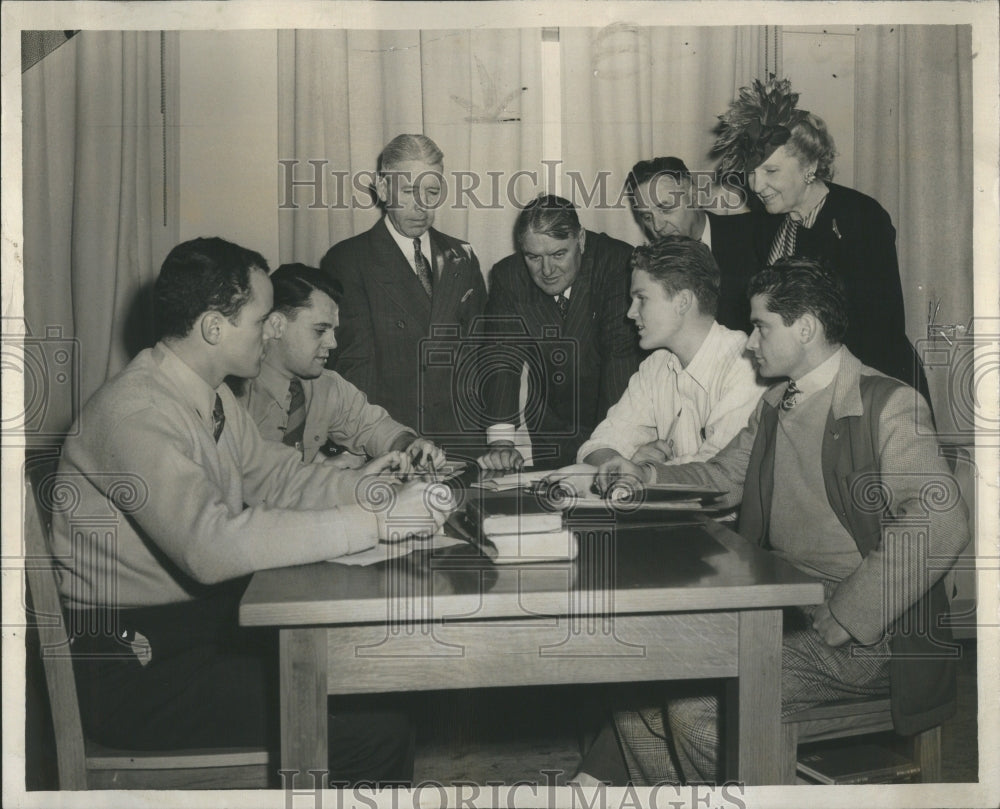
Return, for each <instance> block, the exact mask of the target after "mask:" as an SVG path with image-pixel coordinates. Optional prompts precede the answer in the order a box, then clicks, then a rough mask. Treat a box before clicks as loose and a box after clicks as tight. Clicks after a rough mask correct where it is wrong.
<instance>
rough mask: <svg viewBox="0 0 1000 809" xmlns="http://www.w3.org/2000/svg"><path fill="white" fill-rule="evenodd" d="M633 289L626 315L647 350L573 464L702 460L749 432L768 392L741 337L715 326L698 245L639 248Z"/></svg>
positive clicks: (707, 267) (706, 264)
mask: <svg viewBox="0 0 1000 809" xmlns="http://www.w3.org/2000/svg"><path fill="white" fill-rule="evenodd" d="M631 291H632V308H631V309H629V311H628V316H629V318H631V319H632V320H633V321H634V322H635V325H636V328H637V330H638V332H639V345H640V347H641V348H643V349H646V350H648V351H652V352H653V353H652V354H650V355H649V356H648V357H647V358H646V359H644V360H643V361H642V364H641V365H640V366H639V370H638V371H637V372H636V373H635V374H634V375H633V377H632V379H631V380H630V381H629V384H628V388H627V389H626V391H625V393H624V394H622V397H621V399H619V400H618V402H617V403H616V404H614V405H612V407H611V409H610V410H608V414H607V416H606V417H605V418H604V420H603V421H602V422H601V423H600V424H599V425H597V429H596V430H594V432H593V434H592V435H591V436H590V438H589V439H587V441H585V442H584V444H583V446H581V447H580V450H579V452H578V453H577V460H578V461H580V462H582V463H586V464H591V465H593V466H600V465H601V464H602V463H604V462H606V461H609V460H611V459H612V458H615V457H623V458H628V459H631V460H633V461H635V462H639V461H643V460H652V461H658V462H661V463H688V462H690V461H707V460H708V459H709V458H711V457H712V456H713V455H715V453H716V452H718V451H719V450H720V449H722V448H723V447H724V446H726V444H728V443H729V441H730V440H731V439H732V438H733V436H734V435H736V433H738V432H739V431H740V430H741V429H742V428H743V427H745V426H746V423H747V419H748V418H749V417H750V413H751V412H752V411H753V409H754V406H755V405H756V404H757V400H758V399H760V397H761V394H763V392H764V386H763V385H761V384H759V383H758V382H757V374H756V371H755V370H754V367H753V363H752V362H751V361H750V358H749V357H748V356H747V355H746V351H745V349H746V343H747V336H746V335H745V334H744V333H743V332H741V331H733V330H731V329H727V328H726V327H725V326H721V325H719V323H717V322H716V320H715V308H716V302H717V301H718V293H719V268H718V265H716V263H715V259H714V258H712V253H711V252H710V251H709V249H708V248H707V247H706V246H705V245H704V244H703V243H702V242H698V241H695V240H693V239H689V238H687V237H686V236H665V237H663V238H661V239H659V240H658V241H656V242H654V243H653V244H651V245H648V246H645V247H637V248H636V249H635V252H634V253H633V254H632V290H631ZM589 482H590V481H588V483H589Z"/></svg>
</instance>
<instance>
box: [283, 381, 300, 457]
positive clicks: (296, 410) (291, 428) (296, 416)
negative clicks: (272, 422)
mask: <svg viewBox="0 0 1000 809" xmlns="http://www.w3.org/2000/svg"><path fill="white" fill-rule="evenodd" d="M288 392H289V393H290V394H291V396H292V400H291V402H290V403H289V405H288V421H287V422H285V436H284V438H282V439H281V440H282V442H283V443H284V444H287V445H288V446H290V447H295V448H296V449H298V450H299V452H301V451H302V436H303V435H304V434H305V429H306V394H305V391H304V390H303V389H302V380H300V379H299V378H298V377H297V376H293V377H292V381H291V382H289V383H288Z"/></svg>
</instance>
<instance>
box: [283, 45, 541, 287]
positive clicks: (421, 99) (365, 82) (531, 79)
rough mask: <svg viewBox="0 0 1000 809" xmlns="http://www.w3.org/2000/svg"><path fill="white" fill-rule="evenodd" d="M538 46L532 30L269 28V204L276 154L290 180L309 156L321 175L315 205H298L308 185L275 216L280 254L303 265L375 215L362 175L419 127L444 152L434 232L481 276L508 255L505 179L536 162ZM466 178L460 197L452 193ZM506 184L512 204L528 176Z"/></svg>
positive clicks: (307, 171)
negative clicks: (274, 146) (272, 137)
mask: <svg viewBox="0 0 1000 809" xmlns="http://www.w3.org/2000/svg"><path fill="white" fill-rule="evenodd" d="M539 42H540V32H539V30H538V29H533V30H517V29H492V30H470V31H424V32H421V31H283V32H280V33H279V40H278V106H279V114H278V126H279V129H278V148H279V152H280V159H282V160H284V161H286V163H285V164H284V165H282V166H281V169H280V171H279V178H278V184H279V199H282V202H284V196H285V194H286V185H285V183H286V181H287V177H286V172H287V171H289V165H290V164H289V163H288V162H287V161H294V170H295V172H296V174H295V179H296V181H302V180H309V179H311V178H312V177H313V176H315V175H314V174H313V172H314V168H313V166H312V165H311V164H309V161H310V160H313V161H319V162H320V170H321V171H325V172H326V180H325V181H324V183H323V188H324V190H325V192H326V193H324V198H323V200H322V203H323V205H318V206H316V207H309V206H310V205H311V204H313V202H314V199H315V198H314V192H313V189H312V188H306V187H303V186H297V187H296V188H295V189H293V190H294V193H295V204H296V207H294V208H290V207H286V208H283V209H282V210H280V211H279V235H278V242H279V255H280V260H281V261H282V262H288V261H301V262H304V263H306V264H311V265H313V266H315V265H317V264H318V263H319V260H320V258H321V257H322V256H323V254H324V253H325V252H326V251H327V250H328V249H329V248H330V246H331V245H333V244H335V243H336V242H338V241H340V240H341V239H345V238H347V237H349V236H352V235H354V234H355V233H360V232H362V231H363V230H366V229H367V228H369V227H370V226H371V225H372V224H373V223H374V222H375V221H376V219H377V217H378V215H379V213H378V211H377V210H376V209H375V208H374V207H373V206H372V204H371V199H370V197H369V195H368V194H367V192H366V190H365V189H366V187H367V185H368V184H369V183H370V180H371V176H370V173H373V172H374V170H375V165H376V158H377V157H378V153H379V151H380V150H381V148H382V146H384V145H385V144H386V143H388V142H389V141H390V140H391V139H392V138H393V137H395V136H396V135H398V134H400V133H404V132H410V133H419V132H422V133H424V134H426V135H428V136H429V137H431V138H432V139H433V140H434V141H435V142H436V143H437V145H438V146H439V147H440V148H441V150H442V151H443V152H444V169H445V176H446V180H447V181H448V183H449V187H448V195H447V200H446V202H445V204H444V205H443V206H442V207H441V208H440V209H439V210H438V212H437V221H436V222H435V227H438V228H439V229H440V230H443V231H445V232H447V233H450V234H452V235H454V236H458V237H460V238H463V239H467V240H468V241H469V242H471V243H472V245H473V246H474V248H475V249H476V252H477V253H478V254H479V257H480V261H481V262H482V264H483V272H486V271H487V270H488V269H489V267H490V266H491V264H492V263H493V262H495V261H497V260H499V259H500V258H502V257H503V256H505V255H507V254H509V253H510V252H511V233H510V226H511V225H512V224H513V218H512V216H511V213H510V212H511V210H512V206H511V204H510V203H509V202H508V199H507V197H508V183H509V182H510V180H511V178H514V177H515V175H516V173H517V172H519V171H520V170H522V169H529V170H530V169H532V167H539V161H540V159H541V136H540V118H541V110H540V96H541V89H540V75H541V70H540V49H539ZM487 171H489V172H494V173H496V174H495V176H496V177H497V179H496V180H494V179H493V178H491V177H489V176H488V175H487V174H486V172H487ZM334 173H337V174H338V175H339V177H346V178H347V179H346V180H343V181H342V180H340V179H334ZM458 173H463V174H461V176H459V174H458ZM355 178H356V179H355ZM477 182H478V183H479V187H478V188H477V189H474V190H473V191H472V192H466V193H460V192H459V190H458V188H456V184H457V183H461V184H462V185H463V187H464V188H466V189H468V188H470V186H472V185H473V184H474V183H477ZM341 183H343V185H344V186H345V190H344V193H340V192H339V190H338V187H337V186H338V185H339V184H341ZM497 190H498V193H496V192H497ZM510 190H511V191H513V193H514V195H515V196H518V197H520V199H521V200H522V204H523V202H526V201H527V200H529V199H530V198H531V195H532V193H533V191H534V183H532V182H531V180H530V178H527V177H522V178H521V179H520V181H516V180H515V186H514V187H513V188H512V189H510ZM473 195H474V196H475V198H476V199H475V200H474V199H473ZM515 213H516V212H515Z"/></svg>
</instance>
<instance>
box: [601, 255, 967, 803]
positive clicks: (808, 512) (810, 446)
mask: <svg viewBox="0 0 1000 809" xmlns="http://www.w3.org/2000/svg"><path fill="white" fill-rule="evenodd" d="M749 294H750V310H751V320H752V322H753V325H754V331H753V333H752V334H751V336H750V340H749V343H748V348H749V349H750V350H751V351H752V352H753V353H754V356H755V357H756V360H757V363H758V365H759V368H760V372H761V374H762V375H763V376H765V377H769V378H772V379H779V380H787V381H781V382H779V383H778V384H775V385H774V386H773V387H772V388H770V389H769V390H768V391H767V392H766V393H765V394H764V396H763V397H762V398H761V400H760V403H759V404H758V406H757V408H756V410H755V411H754V413H753V415H752V416H751V418H750V421H749V423H748V425H747V426H746V428H744V429H743V430H742V431H740V433H739V434H738V435H737V436H736V437H735V438H734V439H733V440H732V441H731V442H730V443H729V445H728V446H726V447H725V448H724V449H723V450H722V451H721V452H719V453H718V454H717V455H716V456H715V457H714V458H712V459H711V460H709V461H707V462H701V463H691V464H682V465H674V466H667V465H664V464H661V463H655V462H643V463H642V464H635V463H632V462H630V461H627V460H624V459H612V460H611V461H608V462H607V463H605V464H604V465H602V467H601V469H600V470H599V471H598V474H597V484H598V487H599V488H601V489H602V490H606V488H607V487H608V486H610V485H613V483H614V481H615V480H617V479H618V478H620V477H621V476H623V475H631V476H636V477H638V478H640V479H641V480H644V481H646V482H654V481H658V482H683V483H696V484H699V485H705V486H711V487H716V488H720V489H726V490H728V492H729V495H728V500H729V502H732V503H735V502H739V501H740V500H741V498H742V505H741V508H740V516H739V528H738V530H739V532H740V533H741V534H742V535H743V536H744V537H746V539H748V540H749V541H751V542H754V543H756V544H758V545H761V546H763V547H766V548H768V549H769V550H770V551H771V552H772V553H774V554H776V555H778V556H780V557H782V558H783V559H786V560H787V561H789V562H790V563H791V564H793V565H794V566H795V567H797V568H799V569H800V570H801V571H803V572H805V573H806V574H808V575H810V576H813V577H815V578H816V579H817V580H819V581H821V582H822V583H823V585H824V589H825V592H826V601H825V602H824V603H823V604H820V605H819V606H817V607H809V608H803V609H801V610H799V611H795V612H794V613H792V614H788V615H786V620H785V629H784V643H783V654H782V682H781V693H782V712H783V714H785V715H787V714H789V713H794V712H795V711H799V710H802V709H804V708H807V707H811V706H813V705H816V704H819V703H822V702H827V701H830V700H837V699H851V698H860V697H867V696H873V695H879V694H885V693H887V692H888V694H889V697H890V700H891V703H892V715H893V723H894V725H895V728H896V730H897V732H899V733H902V734H913V733H917V732H919V731H921V730H925V729H927V728H929V727H933V726H934V725H936V724H939V723H941V722H942V721H943V720H945V719H947V718H948V717H949V716H951V715H952V713H954V710H955V679H954V660H953V658H952V657H951V655H950V654H949V652H950V651H951V650H950V648H949V647H948V646H947V645H946V644H947V642H948V631H947V629H942V628H941V626H942V624H941V623H940V620H939V619H940V617H941V616H942V615H943V614H944V613H946V612H947V609H948V604H947V597H946V595H945V593H944V588H943V586H942V584H941V577H942V576H943V574H944V573H945V572H946V571H947V570H948V569H949V568H950V567H951V565H952V564H953V563H954V561H955V559H956V558H957V557H958V554H959V553H960V552H961V551H962V549H963V548H964V547H965V545H966V544H967V543H968V541H969V526H968V521H967V514H966V509H965V506H964V504H963V502H962V500H961V497H960V496H959V492H958V486H957V484H956V482H955V479H954V477H953V476H952V475H951V474H950V472H949V469H948V466H947V464H946V462H945V460H944V459H943V458H942V456H941V455H940V454H939V452H938V443H937V439H936V437H935V435H934V431H933V428H932V422H931V417H930V411H929V409H928V407H927V403H926V402H925V401H924V399H923V398H922V397H920V396H919V394H916V393H915V392H914V391H913V389H912V388H910V387H909V386H907V385H905V384H904V383H902V382H899V381H897V380H895V379H891V378H889V377H887V376H884V375H883V374H881V373H879V372H878V371H875V370H873V369H871V368H868V367H867V366H864V365H862V364H861V362H860V361H859V360H858V359H857V358H856V357H855V356H854V355H853V354H851V352H850V351H848V350H847V348H846V347H844V346H843V344H842V342H841V341H842V339H843V337H844V334H845V331H846V328H847V315H846V312H847V305H846V298H845V293H844V288H843V284H842V282H841V281H840V279H839V278H838V277H837V276H835V275H834V274H833V273H832V272H831V271H830V270H828V269H827V268H825V267H824V266H822V265H820V264H818V263H817V262H815V261H812V260H808V259H799V258H789V259H783V260H781V261H779V262H778V263H776V264H775V265H774V266H773V267H772V268H769V269H767V270H763V271H761V272H760V273H758V274H757V275H755V276H754V277H753V278H751V280H750V286H749ZM642 718H643V719H645V721H639V719H637V715H636V714H627V715H626V714H622V715H619V716H617V717H616V720H617V723H618V731H619V738H620V742H621V746H622V751H623V752H624V754H625V759H626V761H627V763H628V765H629V771H630V775H631V777H632V779H633V781H634V783H636V784H648V783H655V782H660V781H669V782H674V783H676V782H685V781H686V782H693V781H699V782H704V781H707V782H713V781H718V780H720V779H721V778H723V777H725V776H726V774H725V773H722V772H720V768H719V749H718V745H719V721H720V716H719V698H718V694H716V693H715V692H714V691H710V690H706V691H703V692H702V693H696V694H687V695H685V696H683V697H681V696H676V695H675V696H673V697H671V698H668V699H667V703H666V706H665V707H664V709H663V710H662V712H661V711H659V710H656V711H647V712H644V716H643V717H642ZM667 739H670V740H671V741H672V746H673V751H674V753H675V755H676V765H677V766H675V762H674V761H673V760H672V759H671V755H670V751H669V750H668V743H667ZM603 749H605V750H607V749H608V747H607V746H605V747H604V748H603ZM604 764H607V762H606V761H605V762H604ZM601 766H602V762H599V761H585V762H584V766H583V770H584V771H585V772H587V773H588V774H589V775H591V776H594V777H596V778H598V779H600V778H601V777H602V775H603V772H602V770H601Z"/></svg>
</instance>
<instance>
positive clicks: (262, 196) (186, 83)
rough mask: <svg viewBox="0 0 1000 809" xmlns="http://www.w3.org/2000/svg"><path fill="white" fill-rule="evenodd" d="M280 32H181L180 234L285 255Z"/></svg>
mask: <svg viewBox="0 0 1000 809" xmlns="http://www.w3.org/2000/svg"><path fill="white" fill-rule="evenodd" d="M277 64H278V37H277V33H276V32H275V31H182V32H181V33H180V214H179V216H180V240H181V241H183V240H185V239H190V238H193V237H195V236H222V237H224V238H226V239H229V240H231V241H234V242H236V243H237V244H241V245H243V246H245V247H249V248H252V249H254V250H257V251H258V252H260V253H262V254H263V256H264V258H266V259H267V260H268V262H269V263H271V265H272V267H273V266H275V265H276V262H277V259H278V217H277V202H276V198H277V192H276V188H277V185H276V183H277V179H276V177H277V166H278V163H277V160H278V124H277V115H278V70H277Z"/></svg>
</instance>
